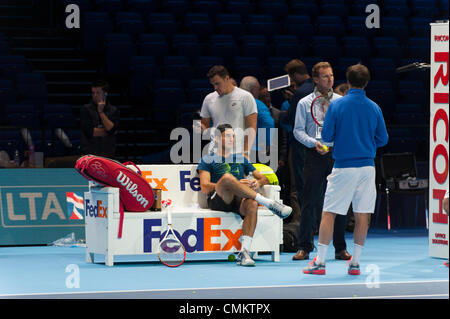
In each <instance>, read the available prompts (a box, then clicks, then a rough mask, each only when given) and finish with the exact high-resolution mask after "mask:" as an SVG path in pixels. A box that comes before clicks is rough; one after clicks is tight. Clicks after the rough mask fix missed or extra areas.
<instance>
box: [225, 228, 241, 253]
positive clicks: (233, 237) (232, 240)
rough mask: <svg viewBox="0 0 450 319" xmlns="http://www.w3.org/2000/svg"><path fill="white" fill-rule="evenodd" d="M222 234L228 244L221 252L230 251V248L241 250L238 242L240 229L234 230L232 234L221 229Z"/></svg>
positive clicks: (227, 230)
mask: <svg viewBox="0 0 450 319" xmlns="http://www.w3.org/2000/svg"><path fill="white" fill-rule="evenodd" d="M222 232H223V233H224V234H225V236H227V238H228V242H227V243H226V244H225V246H223V248H222V250H230V249H231V248H233V246H234V247H236V249H237V250H240V249H241V242H240V241H239V238H241V235H242V229H238V230H236V232H235V233H234V234H233V232H232V231H231V230H229V229H222Z"/></svg>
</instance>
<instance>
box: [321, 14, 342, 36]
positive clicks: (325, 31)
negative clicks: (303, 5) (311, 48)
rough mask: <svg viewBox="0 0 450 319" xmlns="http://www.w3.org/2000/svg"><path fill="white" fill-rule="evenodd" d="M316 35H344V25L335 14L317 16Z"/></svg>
mask: <svg viewBox="0 0 450 319" xmlns="http://www.w3.org/2000/svg"><path fill="white" fill-rule="evenodd" d="M316 35H330V36H335V37H342V36H344V35H345V27H344V24H343V22H342V19H341V17H339V16H336V15H322V16H318V17H317V19H316Z"/></svg>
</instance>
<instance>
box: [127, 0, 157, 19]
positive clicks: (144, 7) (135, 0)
mask: <svg viewBox="0 0 450 319" xmlns="http://www.w3.org/2000/svg"><path fill="white" fill-rule="evenodd" d="M156 8H157V0H128V10H129V11H130V12H139V13H142V14H144V16H146V15H148V14H149V13H150V12H154V11H155V10H156Z"/></svg>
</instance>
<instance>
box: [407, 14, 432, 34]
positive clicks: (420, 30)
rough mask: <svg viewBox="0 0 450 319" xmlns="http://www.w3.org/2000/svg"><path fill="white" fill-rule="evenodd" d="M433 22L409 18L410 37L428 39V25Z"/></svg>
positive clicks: (421, 18)
mask: <svg viewBox="0 0 450 319" xmlns="http://www.w3.org/2000/svg"><path fill="white" fill-rule="evenodd" d="M431 22H433V19H431V18H424V17H411V18H410V19H409V30H410V35H411V36H413V37H428V36H430V23H431Z"/></svg>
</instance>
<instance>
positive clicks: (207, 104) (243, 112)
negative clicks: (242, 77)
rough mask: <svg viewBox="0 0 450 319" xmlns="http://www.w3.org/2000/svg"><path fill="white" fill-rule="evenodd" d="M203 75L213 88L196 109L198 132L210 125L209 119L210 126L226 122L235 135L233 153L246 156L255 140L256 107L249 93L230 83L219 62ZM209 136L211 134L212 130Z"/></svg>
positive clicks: (225, 70) (227, 74)
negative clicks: (234, 151) (200, 108)
mask: <svg viewBox="0 0 450 319" xmlns="http://www.w3.org/2000/svg"><path fill="white" fill-rule="evenodd" d="M207 77H208V79H209V82H210V83H211V85H212V86H213V87H214V92H212V93H210V94H208V95H207V96H206V97H205V99H204V100H203V105H202V110H201V112H200V116H201V118H202V120H201V130H202V132H204V131H205V130H206V129H208V128H209V127H210V125H211V121H212V126H213V127H217V126H219V125H221V124H230V125H231V126H232V127H233V129H234V134H235V136H236V153H238V154H242V153H244V156H246V157H247V158H248V155H249V151H250V150H251V146H252V144H253V141H254V140H255V136H256V125H257V119H258V108H257V106H256V102H255V99H254V98H253V95H251V94H250V93H249V92H247V91H245V90H243V89H240V88H238V87H236V86H234V84H233V82H232V79H231V78H230V74H229V73H228V71H227V69H226V68H225V67H224V66H222V65H215V66H213V67H212V68H211V69H210V70H209V71H208V74H207ZM244 133H245V134H244ZM211 136H212V137H213V136H214V134H213V132H212V134H211ZM212 142H214V140H212Z"/></svg>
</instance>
